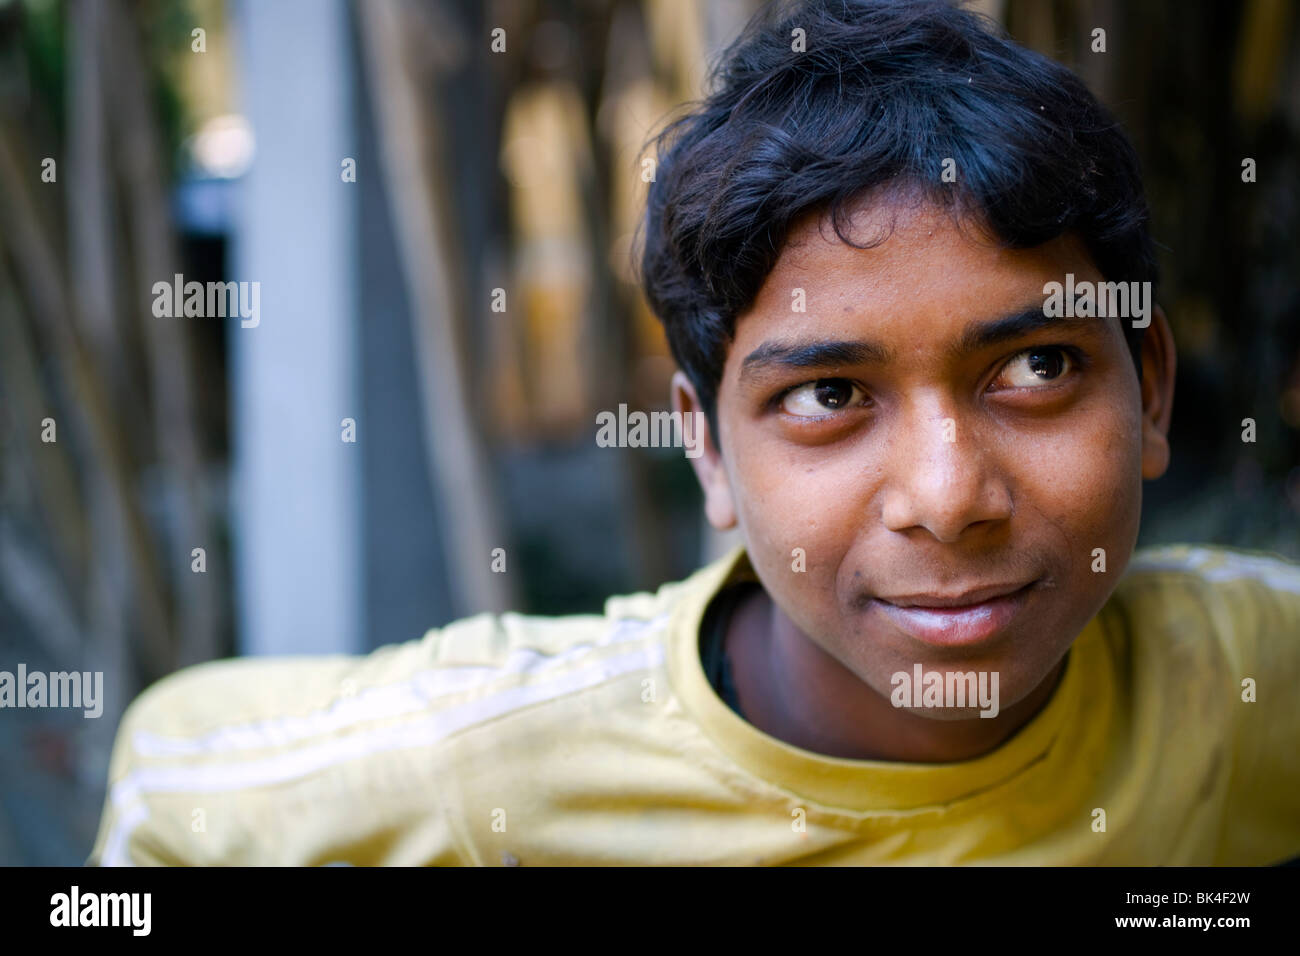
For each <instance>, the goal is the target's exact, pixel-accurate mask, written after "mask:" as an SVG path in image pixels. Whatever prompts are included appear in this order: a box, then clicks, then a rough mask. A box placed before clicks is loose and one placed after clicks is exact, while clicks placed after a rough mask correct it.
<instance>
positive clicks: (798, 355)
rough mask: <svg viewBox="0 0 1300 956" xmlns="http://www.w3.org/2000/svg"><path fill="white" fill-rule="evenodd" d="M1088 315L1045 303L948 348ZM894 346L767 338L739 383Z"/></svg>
mask: <svg viewBox="0 0 1300 956" xmlns="http://www.w3.org/2000/svg"><path fill="white" fill-rule="evenodd" d="M1099 321H1104V320H1098V319H1096V318H1090V317H1087V316H1061V317H1059V318H1053V317H1049V316H1047V315H1045V314H1044V313H1043V308H1042V306H1034V307H1032V308H1028V309H1025V310H1024V311H1022V312H1016V313H1014V314H1012V315H1006V316H1003V317H1002V318H1000V319H994V320H993V321H991V322H981V323H978V324H973V325H969V326H967V327H966V329H965V330H964V331H963V332H962V334H961V337H960V338H958V339H957V341H956V342H954V343H953V344H952V345H950V346H949V347H948V349H947V350H946V351H947V355H948V357H949V358H953V359H960V358H964V357H966V356H968V355H971V354H972V353H975V352H979V351H982V350H984V349H987V348H991V347H993V346H995V345H1002V344H1005V343H1007V342H1011V341H1014V340H1016V339H1020V338H1024V337H1025V336H1027V335H1029V334H1031V333H1033V332H1037V331H1040V330H1042V329H1045V328H1051V327H1055V328H1060V329H1061V330H1062V331H1070V332H1079V331H1082V330H1083V329H1084V328H1085V327H1087V326H1089V325H1093V324H1095V323H1098V322H1099ZM893 358H894V352H893V350H892V349H890V348H888V347H887V346H885V345H882V344H880V343H879V342H872V341H870V340H867V339H862V340H835V339H825V340H815V341H803V342H764V343H763V344H762V345H760V346H759V347H758V348H756V349H754V351H752V352H750V353H749V354H748V355H747V356H745V359H744V361H743V362H742V363H741V366H740V383H741V384H744V383H745V382H746V381H748V380H749V379H752V378H755V377H757V376H759V375H761V374H762V373H763V372H765V371H767V370H769V369H774V368H775V369H830V368H839V367H841V366H845V365H884V364H887V363H889V362H891V361H893Z"/></svg>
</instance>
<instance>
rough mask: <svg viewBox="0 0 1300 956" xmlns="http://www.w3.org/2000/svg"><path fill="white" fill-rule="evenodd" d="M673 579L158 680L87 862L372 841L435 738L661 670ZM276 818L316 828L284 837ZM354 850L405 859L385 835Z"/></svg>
mask: <svg viewBox="0 0 1300 956" xmlns="http://www.w3.org/2000/svg"><path fill="white" fill-rule="evenodd" d="M685 583H686V582H675V583H673V584H669V585H665V586H664V587H662V588H661V589H659V591H658V592H657V593H653V594H652V593H646V592H643V593H638V594H631V595H620V596H617V597H613V598H610V599H609V600H608V601H607V602H606V605H605V608H604V613H603V614H586V615H571V616H563V617H537V616H529V615H522V614H515V613H507V614H480V615H477V616H475V617H471V618H466V619H464V620H460V621H456V622H454V623H452V624H449V625H447V626H445V627H442V628H439V629H436V630H431V631H429V632H427V633H426V634H425V635H424V636H423V637H422V638H419V639H417V640H413V641H409V642H407V643H404V644H396V645H390V646H386V647H383V648H380V649H378V650H376V651H374V652H373V653H371V654H367V655H364V656H343V655H339V656H321V657H286V658H241V659H233V660H223V661H215V662H210V663H206V664H201V665H198V666H194V667H189V668H186V669H184V670H182V671H179V672H177V673H175V674H173V675H171V676H169V677H167V678H164V679H163V680H161V681H159V682H158V683H156V684H154V685H153V686H151V687H150V688H148V689H147V690H146V691H145V692H143V693H142V694H141V695H140V696H139V697H138V698H137V699H136V700H135V701H134V702H132V704H131V706H130V707H129V708H128V709H127V712H126V714H125V715H124V717H123V720H122V723H121V725H120V727H119V729H118V734H117V740H116V743H115V746H114V750H113V757H112V760H111V764H110V770H109V793H108V797H107V800H106V804H105V812H104V816H103V820H102V822H101V828H100V834H99V836H98V838H97V840H96V845H95V848H94V850H93V851H92V854H91V862H108V863H121V862H162V863H183V862H199V863H202V862H223V863H225V862H281V863H300V862H309V861H311V860H315V859H318V858H320V857H323V859H319V861H320V862H326V861H328V860H329V859H330V858H332V857H331V854H332V853H335V852H336V851H335V850H334V849H332V845H334V844H337V842H338V840H339V839H344V838H345V837H347V834H349V833H350V834H351V837H350V838H349V839H351V840H352V842H353V843H355V842H356V841H357V840H360V841H362V842H365V841H366V840H368V839H369V837H368V836H367V835H366V833H364V832H362V831H363V830H364V823H365V821H364V820H362V819H360V818H359V817H358V814H357V813H356V812H355V809H356V806H357V805H358V804H361V805H365V806H367V807H368V812H369V815H370V816H373V818H374V820H376V821H381V820H383V819H384V818H385V816H389V817H391V816H392V815H398V816H402V815H404V814H407V813H410V812H414V811H412V810H411V807H412V806H413V805H415V804H420V803H422V802H423V805H425V806H427V805H430V804H434V803H436V800H434V799H433V795H435V794H436V792H437V791H438V789H439V788H441V787H442V786H443V785H444V783H445V780H443V779H440V771H442V770H443V769H445V768H443V766H442V762H441V761H440V754H441V753H442V750H443V746H444V744H445V742H446V741H448V740H449V739H452V738H454V737H456V736H458V735H461V734H464V733H465V732H468V731H471V730H475V729H479V730H482V729H483V728H484V727H485V726H486V725H491V724H494V722H495V723H496V724H497V725H499V724H500V723H501V722H500V721H499V718H501V717H504V716H508V715H510V714H512V713H515V712H518V711H520V710H523V709H525V708H530V707H535V706H536V705H547V704H559V703H560V702H562V701H565V700H566V699H571V698H572V697H574V696H575V695H581V694H582V693H584V691H586V690H588V689H590V688H594V687H596V686H598V685H600V684H602V683H605V682H608V681H609V680H611V679H615V678H618V677H620V676H629V677H631V676H634V675H635V673H636V672H637V671H643V670H646V669H653V668H656V667H658V666H659V664H660V662H661V661H662V658H663V652H662V641H663V636H664V631H665V627H666V624H667V621H668V618H669V616H670V615H671V612H672V610H673V608H674V607H675V604H676V602H677V600H678V598H679V597H680V595H681V593H682V588H683V586H684V585H685ZM491 732H492V731H491V730H489V731H488V733H491ZM205 808H207V809H205ZM210 810H215V811H216V812H215V813H212V812H209V811H210ZM362 816H365V815H362ZM289 819H291V820H292V822H293V827H294V829H295V830H302V829H306V830H312V831H318V835H317V836H315V837H312V838H309V839H307V841H306V843H303V842H302V841H301V839H299V843H298V844H297V845H290V844H289V843H288V842H286V841H287V836H286V834H285V832H284V827H283V824H284V823H285V822H286V820H289ZM196 822H198V823H201V824H202V829H201V830H195V829H194V824H196ZM433 825H434V826H435V828H436V826H437V824H433ZM359 828H360V829H359ZM444 829H445V831H446V832H445V833H444V835H443V837H442V838H441V842H442V844H443V849H442V850H441V851H439V852H441V853H442V854H443V855H445V856H446V858H447V860H448V861H449V862H451V861H454V860H455V857H456V848H455V846H454V838H453V836H452V831H451V828H450V827H445V825H444ZM196 832H200V833H203V834H205V836H203V838H201V839H199V838H196V837H195V836H194V834H195V833H196ZM435 842H437V841H435ZM309 844H310V845H309ZM427 851H428V848H427V847H426V848H425V849H424V850H421V854H422V855H421V856H419V857H418V859H415V860H414V861H418V862H423V861H427V860H428V859H430V857H429V855H428V852H427ZM376 852H379V851H376ZM350 856H351V857H352V858H355V857H356V856H357V854H356V853H351V854H350ZM437 857H438V853H437V852H435V853H434V854H433V858H437ZM368 859H370V861H372V862H378V861H381V860H382V861H383V862H394V861H400V860H402V859H403V858H402V857H401V854H400V852H398V851H395V850H394V849H393V848H392V847H391V846H389V847H386V848H384V849H383V851H382V852H381V853H380V855H379V856H377V857H376V856H370V857H368Z"/></svg>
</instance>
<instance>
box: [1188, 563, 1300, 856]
mask: <svg viewBox="0 0 1300 956" xmlns="http://www.w3.org/2000/svg"><path fill="white" fill-rule="evenodd" d="M1209 573H1210V575H1211V577H1214V576H1218V577H1220V578H1221V579H1222V580H1223V582H1224V584H1223V585H1222V593H1223V594H1224V598H1225V601H1224V609H1223V618H1224V621H1223V624H1224V626H1223V628H1222V629H1223V631H1224V632H1225V633H1227V634H1229V635H1230V645H1231V646H1230V647H1229V659H1230V660H1233V661H1234V662H1235V666H1236V668H1237V670H1238V673H1236V674H1234V675H1233V678H1234V684H1235V693H1237V694H1238V695H1240V701H1239V702H1238V703H1237V707H1238V712H1239V714H1240V719H1239V721H1238V722H1237V734H1236V747H1235V754H1234V765H1233V768H1232V773H1231V777H1230V781H1229V792H1228V798H1227V805H1226V808H1225V814H1224V827H1223V832H1222V839H1221V842H1220V857H1221V862H1222V863H1224V864H1228V865H1248V866H1250V865H1270V864H1277V863H1282V862H1286V861H1289V860H1292V859H1295V858H1296V857H1300V566H1297V565H1295V564H1292V563H1290V562H1288V561H1285V560H1282V559H1280V558H1277V557H1275V556H1265V555H1259V554H1235V555H1232V556H1230V558H1229V560H1228V562H1227V563H1226V564H1225V565H1224V566H1223V567H1222V568H1220V569H1215V570H1212V571H1210V572H1209Z"/></svg>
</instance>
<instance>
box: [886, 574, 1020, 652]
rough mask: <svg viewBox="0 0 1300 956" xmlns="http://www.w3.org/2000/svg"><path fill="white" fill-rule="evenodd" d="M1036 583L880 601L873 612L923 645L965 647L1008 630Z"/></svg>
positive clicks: (911, 595) (907, 596)
mask: <svg viewBox="0 0 1300 956" xmlns="http://www.w3.org/2000/svg"><path fill="white" fill-rule="evenodd" d="M1035 583H1036V582H1033V581H1031V582H1030V583H1029V584H999V585H991V586H987V587H981V588H973V589H969V590H966V591H963V592H961V593H958V594H951V595H940V594H909V595H899V596H894V597H891V598H889V599H885V598H879V597H878V598H873V599H872V601H871V604H870V609H871V611H872V612H873V613H878V614H881V615H882V616H884V617H885V619H886V620H888V621H889V622H890V623H892V624H893V625H894V626H895V627H897V628H898V629H899V630H901V631H903V632H904V633H905V634H907V635H908V636H909V637H912V638H914V639H915V640H918V641H920V642H922V643H924V644H930V645H932V646H935V647H965V646H968V645H972V644H978V643H980V642H982V641H987V640H989V639H991V638H993V637H995V636H997V635H998V634H999V633H1001V632H1002V631H1003V630H1005V629H1006V627H1007V626H1008V625H1010V624H1011V622H1012V621H1014V620H1015V618H1016V616H1017V615H1018V614H1019V613H1020V611H1021V610H1022V609H1023V608H1024V605H1025V601H1026V599H1027V597H1028V594H1029V591H1030V589H1031V588H1032V587H1033V585H1034V584H1035Z"/></svg>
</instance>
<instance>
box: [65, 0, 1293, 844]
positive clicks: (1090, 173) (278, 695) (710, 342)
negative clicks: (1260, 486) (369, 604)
mask: <svg viewBox="0 0 1300 956" xmlns="http://www.w3.org/2000/svg"><path fill="white" fill-rule="evenodd" d="M796 30H801V31H803V38H804V39H803V48H802V49H801V50H798V51H796V50H793V49H792V40H791V38H792V36H794V37H796V38H797V37H798V34H797V33H795V31H796ZM795 45H796V46H799V44H798V43H796V44H795ZM718 79H719V83H718V85H717V89H716V92H714V93H713V94H712V95H711V96H710V97H709V98H708V99H707V100H706V101H705V102H704V103H703V104H702V105H701V106H700V107H699V108H698V109H697V110H696V111H694V112H692V113H691V114H689V115H687V116H685V117H683V118H682V119H680V120H679V121H678V122H677V123H676V124H674V125H673V126H671V127H670V128H669V129H668V130H666V131H665V132H664V134H663V135H662V138H661V140H660V143H659V145H660V160H659V165H658V171H657V176H656V182H655V183H654V184H652V187H651V190H650V197H649V206H648V216H647V220H646V235H645V248H644V255H643V261H642V266H643V281H644V283H645V288H646V293H647V296H648V298H649V301H650V302H651V304H652V305H653V307H654V309H655V311H656V312H657V314H658V315H659V316H660V318H661V319H662V320H663V322H664V325H665V328H666V330H667V334H668V338H669V341H670V343H671V346H672V349H673V353H674V355H675V357H676V358H677V360H678V363H679V365H680V366H681V369H682V371H681V372H680V373H679V374H678V375H677V376H676V378H675V379H674V386H673V402H674V407H675V409H676V410H678V411H681V412H683V413H697V412H698V413H701V414H702V416H703V417H704V419H705V420H706V421H707V424H708V428H707V432H706V433H705V434H706V439H705V442H704V446H703V447H704V453H703V454H701V455H700V456H699V457H697V458H693V459H692V463H693V466H694V468H695V470H696V473H697V476H698V478H699V481H700V484H701V486H702V488H703V490H704V497H705V509H706V512H707V515H708V518H709V520H710V521H711V522H712V524H713V525H714V526H716V527H718V528H720V529H725V528H730V527H738V528H739V529H740V532H741V534H742V536H743V540H744V546H743V547H741V548H737V549H736V550H734V551H733V552H732V553H731V554H730V555H728V556H727V557H726V558H724V559H723V560H721V561H718V562H716V563H715V564H713V565H711V566H709V567H706V568H704V569H703V570H701V571H699V572H697V573H696V574H695V575H693V576H692V577H690V578H689V579H688V580H686V581H684V582H680V583H676V584H671V585H666V586H664V587H663V588H661V589H660V590H659V592H658V593H657V594H653V595H651V594H637V595H633V596H628V597H617V598H612V599H610V601H609V602H608V603H607V605H606V608H605V613H604V615H603V616H596V615H589V616H575V617H568V618H558V619H540V618H526V617H522V616H519V615H514V614H506V615H502V616H500V617H493V616H489V615H480V616H478V617H474V618H471V619H469V620H465V621H461V622H457V623H455V624H452V625H450V626H448V627H446V628H443V629H441V630H440V631H437V632H431V633H429V634H428V635H426V636H425V638H424V639H423V640H420V641H413V642H411V643H408V644H403V645H400V646H390V647H386V648H383V649H381V650H379V651H377V652H375V653H373V654H371V655H369V656H367V657H364V658H340V657H331V658H319V659H286V660H236V661H222V662H216V663H212V664H207V665H203V666H202V667H198V668H193V669H190V670H187V671H184V672H182V673H180V674H177V675H174V676H172V677H170V678H168V679H167V680H165V681H162V682H160V683H159V684H158V685H156V686H154V687H153V688H151V689H150V690H149V691H147V692H146V693H145V694H143V695H142V696H141V697H140V699H139V700H138V701H137V702H136V703H134V704H133V705H132V707H131V709H130V711H129V712H128V714H127V716H126V718H125V719H124V722H123V726H122V729H121V731H120V733H119V739H118V743H117V746H116V749H115V753H114V757H113V763H112V770H111V779H110V792H109V797H108V803H107V808H106V811H105V814H104V820H103V824H102V826H101V831H100V834H99V837H98V839H97V841H96V845H95V848H94V850H93V852H92V855H91V858H92V860H93V861H96V862H102V863H105V864H109V863H129V862H139V863H144V862H152V863H171V864H175V863H193V864H208V863H277V864H321V863H327V862H350V863H357V864H379V863H386V864H419V863H431V864H483V865H518V864H523V865H555V864H582V863H586V864H742V865H748V864H783V863H792V864H793V863H797V864H875V863H907V864H956V863H987V864H1107V865H1126V864H1148V865H1151V864H1272V863H1277V862H1281V861H1284V860H1287V859H1290V858H1292V857H1295V856H1296V855H1298V854H1300V812H1298V811H1297V808H1296V797H1295V794H1296V793H1297V792H1300V705H1298V704H1297V700H1300V697H1298V695H1297V693H1296V691H1297V686H1298V682H1300V569H1297V568H1296V567H1294V566H1293V565H1290V564H1288V563H1286V562H1284V561H1281V560H1277V559H1275V558H1271V557H1268V556H1263V555H1251V554H1246V553H1242V552H1234V551H1229V550H1226V549H1216V548H1190V547H1171V548H1164V549H1161V550H1157V551H1153V552H1149V553H1147V554H1145V555H1143V556H1140V557H1139V558H1137V559H1136V560H1133V561H1132V562H1130V556H1131V555H1132V551H1133V546H1134V543H1135V541H1136V537H1137V532H1138V523H1139V518H1140V514H1141V494H1142V481H1143V480H1144V479H1154V478H1158V477H1159V476H1160V475H1161V474H1162V473H1163V472H1164V470H1165V468H1166V466H1167V463H1168V459H1169V447H1168V444H1167V442H1166V437H1165V436H1166V432H1167V429H1168V426H1169V421H1170V414H1171V403H1172V398H1173V382H1174V343H1173V339H1172V336H1171V334H1170V330H1169V325H1168V323H1167V321H1166V318H1165V316H1164V314H1163V312H1162V311H1161V310H1160V309H1159V308H1158V307H1157V308H1153V300H1152V299H1151V297H1150V289H1151V288H1152V286H1151V285H1150V283H1154V281H1155V279H1156V268H1155V261H1154V256H1153V252H1152V243H1151V239H1150V237H1149V236H1148V233H1147V219H1148V217H1147V210H1146V206H1145V201H1144V199H1143V195H1142V188H1141V182H1140V179H1139V175H1138V171H1137V162H1136V158H1135V155H1134V153H1133V150H1132V148H1131V146H1130V145H1129V143H1128V141H1127V140H1126V139H1125V137H1124V135H1123V134H1122V133H1121V132H1120V131H1119V130H1118V128H1117V127H1116V126H1115V124H1114V122H1113V120H1111V118H1110V117H1109V116H1108V115H1107V113H1106V112H1105V111H1104V109H1103V108H1102V107H1101V106H1100V105H1099V104H1098V103H1097V102H1096V101H1095V100H1094V98H1093V97H1092V96H1091V95H1090V94H1089V93H1088V92H1087V90H1086V89H1085V88H1084V87H1083V85H1082V84H1081V83H1080V81H1079V80H1078V79H1077V78H1075V77H1074V76H1073V75H1072V74H1070V73H1069V72H1068V71H1066V70H1065V69H1064V68H1062V67H1060V66H1058V65H1056V64H1054V63H1052V62H1050V61H1048V60H1046V59H1044V58H1042V57H1039V56H1037V55H1035V54H1033V53H1030V52H1028V51H1026V50H1024V49H1022V48H1020V47H1017V46H1015V45H1014V44H1013V43H1011V42H1010V41H1009V40H1007V39H1005V38H1003V37H1001V36H1000V35H997V34H996V33H995V32H991V31H990V30H989V29H988V28H986V27H985V26H984V25H983V24H982V22H981V21H980V20H978V19H977V18H975V17H974V16H972V15H971V14H969V13H967V12H965V11H961V10H956V9H952V8H949V7H947V6H945V5H942V4H935V3H928V2H922V3H906V4H899V3H881V2H849V0H844V2H841V0H834V2H822V3H809V4H805V5H801V6H798V7H795V8H791V9H788V10H787V9H786V8H781V9H778V10H776V11H773V12H772V15H771V16H770V17H769V18H768V19H760V20H757V21H755V23H753V24H751V26H750V28H749V29H747V31H746V33H745V34H744V35H743V36H742V37H741V39H740V40H739V41H738V42H737V44H736V45H734V46H733V47H732V49H731V50H729V51H728V54H727V56H726V58H725V62H724V64H723V69H722V72H721V73H720V75H719V78H718ZM1084 290H1086V291H1084Z"/></svg>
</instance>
